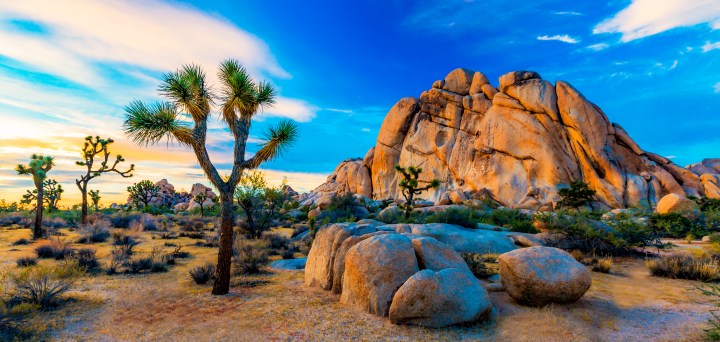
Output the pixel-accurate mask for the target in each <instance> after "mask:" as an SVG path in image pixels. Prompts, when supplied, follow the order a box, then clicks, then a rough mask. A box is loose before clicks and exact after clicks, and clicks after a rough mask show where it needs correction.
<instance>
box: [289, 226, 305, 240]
mask: <svg viewBox="0 0 720 342" xmlns="http://www.w3.org/2000/svg"><path fill="white" fill-rule="evenodd" d="M292 228H293V231H292V235H290V237H292V238H294V237H296V236H298V235H300V234H302V233H304V232H306V231H308V230H310V227H309V225H305V224H295V225H293V227H292Z"/></svg>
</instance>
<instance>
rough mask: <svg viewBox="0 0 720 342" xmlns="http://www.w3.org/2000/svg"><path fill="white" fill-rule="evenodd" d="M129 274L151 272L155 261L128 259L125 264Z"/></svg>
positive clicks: (144, 258)
mask: <svg viewBox="0 0 720 342" xmlns="http://www.w3.org/2000/svg"><path fill="white" fill-rule="evenodd" d="M123 266H125V268H126V269H127V272H129V273H139V272H140V271H145V270H149V269H151V268H152V266H153V260H152V258H149V257H142V258H135V259H128V260H126V261H125V263H124V264H123Z"/></svg>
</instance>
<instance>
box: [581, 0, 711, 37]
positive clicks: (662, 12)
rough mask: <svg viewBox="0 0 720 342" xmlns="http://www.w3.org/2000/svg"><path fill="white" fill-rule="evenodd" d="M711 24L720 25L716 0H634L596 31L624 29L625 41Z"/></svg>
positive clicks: (600, 24)
mask: <svg viewBox="0 0 720 342" xmlns="http://www.w3.org/2000/svg"><path fill="white" fill-rule="evenodd" d="M699 24H710V26H711V27H712V28H713V29H720V6H718V2H717V1H716V0H694V1H686V0H662V1H660V0H633V1H632V3H631V4H630V5H629V6H628V7H626V8H625V9H623V10H622V11H620V12H618V13H617V14H615V15H614V16H613V17H611V18H608V19H606V20H604V21H602V22H601V23H599V24H597V25H596V26H595V28H594V29H593V33H595V34H601V33H621V34H622V38H621V41H623V42H629V41H631V40H635V39H640V38H644V37H647V36H651V35H654V34H658V33H661V32H665V31H667V30H671V29H674V28H677V27H689V26H695V25H699Z"/></svg>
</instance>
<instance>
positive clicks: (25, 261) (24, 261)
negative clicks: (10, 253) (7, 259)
mask: <svg viewBox="0 0 720 342" xmlns="http://www.w3.org/2000/svg"><path fill="white" fill-rule="evenodd" d="M16 262H17V266H18V267H30V266H35V265H37V258H34V257H22V258H20V259H17V261H16Z"/></svg>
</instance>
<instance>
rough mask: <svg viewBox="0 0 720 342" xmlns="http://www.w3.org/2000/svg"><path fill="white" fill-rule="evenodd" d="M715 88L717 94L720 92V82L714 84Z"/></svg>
mask: <svg viewBox="0 0 720 342" xmlns="http://www.w3.org/2000/svg"><path fill="white" fill-rule="evenodd" d="M713 89H714V90H715V93H716V94H720V82H718V83H715V85H714V86H713Z"/></svg>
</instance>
